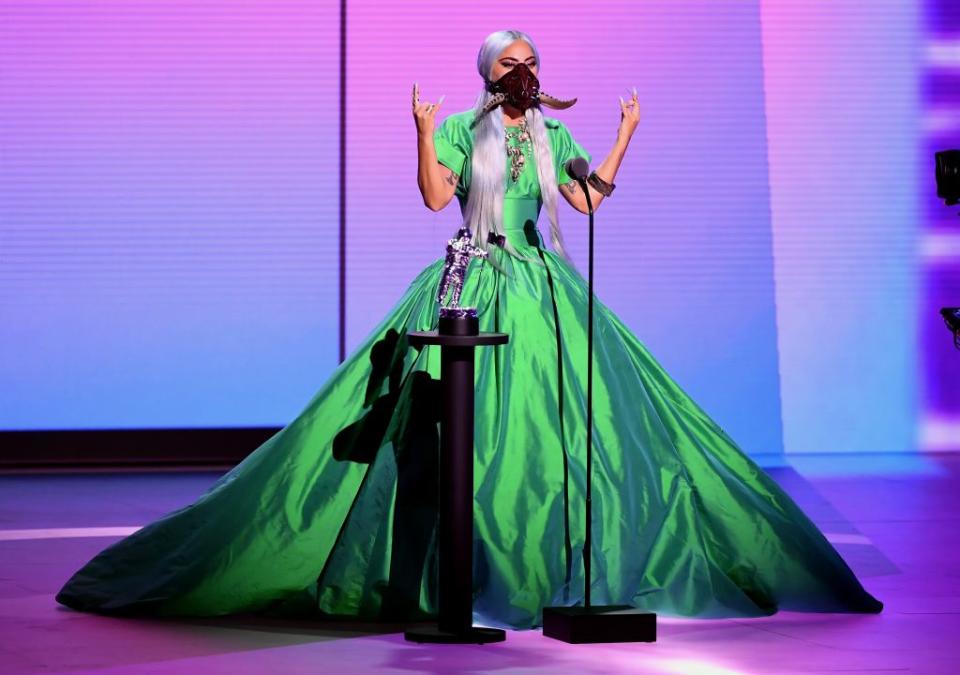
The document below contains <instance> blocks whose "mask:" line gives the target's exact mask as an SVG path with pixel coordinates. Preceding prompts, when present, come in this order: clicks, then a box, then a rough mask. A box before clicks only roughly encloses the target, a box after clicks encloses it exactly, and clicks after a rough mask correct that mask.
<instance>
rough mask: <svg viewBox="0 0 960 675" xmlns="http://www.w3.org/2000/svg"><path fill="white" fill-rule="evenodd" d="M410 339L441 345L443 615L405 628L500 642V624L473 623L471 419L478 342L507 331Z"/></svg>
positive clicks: (413, 634) (414, 637)
mask: <svg viewBox="0 0 960 675" xmlns="http://www.w3.org/2000/svg"><path fill="white" fill-rule="evenodd" d="M407 337H408V338H409V341H410V344H411V345H412V346H415V347H419V346H422V345H431V344H432V345H440V347H441V349H440V389H441V391H442V392H443V411H442V415H443V416H442V418H441V421H440V476H439V478H440V503H439V508H440V522H439V539H440V542H439V543H440V545H439V550H438V554H439V561H438V562H439V567H440V569H439V582H440V585H439V589H438V592H439V598H438V603H437V604H438V610H439V617H438V621H437V626H436V627H426V628H417V629H411V630H408V631H406V632H405V633H404V636H405V637H406V639H407V640H411V641H413V642H449V643H478V644H482V643H485V642H499V641H501V640H503V639H505V637H506V634H505V633H504V631H502V630H500V629H498V628H481V627H475V626H474V625H473V419H474V389H473V380H474V348H475V347H478V346H485V345H495V344H504V343H506V342H507V334H506V333H480V334H479V335H440V334H438V333H437V331H428V332H419V331H416V332H415V331H411V332H409V333H407Z"/></svg>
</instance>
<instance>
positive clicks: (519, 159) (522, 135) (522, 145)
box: [504, 118, 533, 182]
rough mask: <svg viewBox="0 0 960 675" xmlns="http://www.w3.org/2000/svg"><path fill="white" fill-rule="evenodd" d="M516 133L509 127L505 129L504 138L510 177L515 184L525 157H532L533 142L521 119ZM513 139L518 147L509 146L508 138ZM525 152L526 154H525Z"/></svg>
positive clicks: (523, 120) (524, 122)
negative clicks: (508, 159)
mask: <svg viewBox="0 0 960 675" xmlns="http://www.w3.org/2000/svg"><path fill="white" fill-rule="evenodd" d="M517 130H518V131H517V133H516V134H514V133H513V132H512V131H511V130H510V127H507V128H506V138H504V144H505V145H506V146H507V157H509V158H510V177H511V178H512V179H513V181H514V182H516V180H517V178H518V177H519V176H520V173H521V172H522V171H523V168H524V166H525V165H526V162H527V158H526V155H527V154H528V153H529V155H530V156H531V157H532V156H533V142H532V141H531V138H530V131H529V130H528V129H527V120H526V119H525V118H524V119H521V120H520V123H519V124H518V125H517ZM511 137H515V138H516V139H517V142H518V143H519V145H510V138H511ZM525 150H526V152H525Z"/></svg>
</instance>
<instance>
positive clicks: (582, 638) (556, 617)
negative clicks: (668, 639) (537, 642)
mask: <svg viewBox="0 0 960 675" xmlns="http://www.w3.org/2000/svg"><path fill="white" fill-rule="evenodd" d="M543 634H544V636H545V637H548V638H553V639H554V640H560V641H562V642H568V643H570V644H588V643H596V642H656V641H657V615H656V614H655V613H653V612H646V611H643V610H640V609H636V608H634V607H631V606H630V605H592V606H590V607H544V608H543Z"/></svg>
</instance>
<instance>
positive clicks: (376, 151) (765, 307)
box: [347, 0, 782, 453]
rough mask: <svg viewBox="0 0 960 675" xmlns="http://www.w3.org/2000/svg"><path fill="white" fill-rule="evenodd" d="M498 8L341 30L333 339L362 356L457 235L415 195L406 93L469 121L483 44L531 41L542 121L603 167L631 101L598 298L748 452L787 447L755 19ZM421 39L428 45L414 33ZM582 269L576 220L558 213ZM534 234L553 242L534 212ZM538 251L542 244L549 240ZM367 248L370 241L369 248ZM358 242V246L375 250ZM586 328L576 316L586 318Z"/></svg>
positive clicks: (627, 8) (629, 7) (368, 14)
mask: <svg viewBox="0 0 960 675" xmlns="http://www.w3.org/2000/svg"><path fill="white" fill-rule="evenodd" d="M551 10H552V11H548V12H545V11H543V9H542V8H541V7H539V6H537V5H529V6H517V7H512V8H511V9H510V11H509V12H508V13H507V14H505V13H504V12H503V10H502V8H500V7H497V6H488V7H484V6H481V5H458V6H456V7H451V6H450V5H449V4H447V3H442V2H439V1H437V2H419V3H415V4H410V5H404V8H403V12H402V14H401V13H399V12H389V11H384V8H383V5H382V4H380V3H376V2H373V1H372V0H371V1H356V0H354V1H351V2H350V4H349V14H348V17H349V19H348V37H347V47H348V60H347V64H348V92H347V96H348V97H347V100H348V102H349V109H348V127H347V142H348V148H349V158H348V164H347V190H348V197H347V199H348V202H347V213H348V223H347V231H348V242H347V251H348V271H347V298H348V300H347V308H348V309H347V314H348V319H347V338H348V339H347V342H348V346H352V345H354V344H357V343H359V342H361V341H362V340H363V339H364V338H365V337H366V335H367V334H368V332H369V330H370V329H371V328H372V327H373V326H375V325H376V324H377V323H378V322H379V320H380V318H381V317H382V315H383V314H384V312H386V311H388V310H389V309H390V307H392V305H393V303H394V302H395V301H396V300H397V298H399V296H400V295H401V293H402V291H403V290H404V289H406V287H407V285H408V284H409V283H410V280H411V279H413V278H414V276H416V274H417V273H418V272H419V271H420V270H421V269H422V268H423V266H424V265H426V264H428V263H429V262H430V261H432V260H434V259H435V258H437V257H439V255H440V254H441V253H442V252H443V244H444V242H445V240H446V239H447V238H448V237H449V236H450V235H451V234H452V232H453V231H454V230H455V229H456V227H457V225H458V224H459V219H460V212H459V208H458V206H457V204H456V202H455V201H454V202H451V204H450V205H448V206H447V208H446V209H445V210H443V211H442V212H440V213H433V212H431V211H429V210H428V209H426V207H424V206H423V204H422V201H421V198H420V195H419V192H418V191H417V188H416V133H415V128H414V124H413V119H412V116H411V114H410V107H409V106H410V92H411V89H412V86H413V82H414V81H417V82H419V84H420V89H421V99H422V100H429V101H436V100H437V99H439V97H440V96H441V95H443V94H445V95H446V99H445V100H444V103H443V106H442V108H441V111H440V113H439V114H438V119H440V118H443V117H444V116H445V115H447V114H449V113H451V112H455V111H459V110H464V109H467V108H469V107H471V106H472V105H473V102H474V101H475V99H476V96H477V94H478V93H479V90H480V87H481V86H482V82H481V79H480V76H479V74H478V73H477V70H476V58H477V52H478V50H479V48H480V44H481V43H482V41H483V39H484V37H486V35H488V34H489V33H490V32H492V31H494V30H500V29H504V28H514V29H518V30H522V31H525V32H527V33H528V34H530V35H531V37H532V38H533V39H534V41H535V42H536V43H537V47H538V49H539V50H540V56H541V67H540V73H539V74H540V81H541V84H542V87H543V88H544V90H546V91H548V92H550V93H552V94H553V95H555V96H559V97H561V98H566V97H573V96H576V97H578V99H579V100H578V102H577V104H576V105H575V106H574V107H573V108H570V109H569V110H566V111H552V112H551V113H550V114H551V115H553V116H556V117H560V118H561V119H563V120H564V122H566V123H567V125H568V126H569V127H570V129H571V130H572V132H573V134H574V136H575V138H576V139H577V140H578V141H579V142H580V143H581V144H582V145H584V147H586V148H587V150H588V151H589V152H590V153H591V154H592V155H593V158H594V163H595V164H599V163H600V162H601V161H602V160H603V158H604V157H605V156H606V154H607V153H608V152H609V151H610V149H611V147H612V145H613V141H614V138H615V136H616V129H617V125H618V124H619V117H620V112H619V102H618V96H620V95H621V94H624V93H625V92H626V89H627V88H628V87H632V86H636V87H637V90H638V92H639V94H640V100H641V102H642V107H643V120H642V122H641V126H640V128H639V129H638V131H637V133H636V135H635V136H634V139H633V141H632V144H631V147H630V150H629V151H628V154H627V156H626V158H625V160H624V162H623V165H622V166H621V169H620V172H619V174H618V175H617V179H616V182H617V186H618V188H617V193H616V197H615V198H612V199H610V200H608V201H606V202H605V203H604V205H603V207H602V209H601V210H600V211H598V214H597V233H596V244H595V249H596V260H597V270H596V274H595V276H596V285H597V288H596V291H597V294H598V296H599V297H600V298H601V299H602V300H603V301H604V302H605V303H607V304H608V305H609V306H610V307H611V308H612V309H613V310H614V311H615V312H617V313H618V314H619V315H620V316H621V318H622V319H623V320H624V321H625V322H626V324H627V325H628V326H630V327H631V328H632V329H633V330H634V331H635V332H636V334H637V335H638V336H639V337H640V339H641V340H643V341H644V342H645V343H646V344H647V346H648V347H649V348H650V350H651V352H652V353H653V354H654V355H655V356H656V357H657V358H658V359H659V360H660V361H661V363H662V364H663V365H664V367H666V368H667V369H668V371H669V372H670V373H671V375H673V376H674V377H675V378H676V379H677V380H678V381H679V382H680V383H681V385H682V386H684V387H685V388H686V389H687V390H688V391H689V392H690V393H691V395H693V396H694V397H695V398H696V399H697V401H698V402H699V403H700V404H701V405H702V406H703V407H704V408H705V409H706V410H707V411H708V412H709V413H710V414H712V415H714V416H715V417H716V419H718V421H719V422H720V423H721V424H722V425H723V426H724V428H725V429H726V430H727V431H728V432H729V433H730V434H731V435H732V436H733V437H734V438H736V439H738V441H740V442H741V444H742V445H743V446H744V448H746V449H747V450H748V451H751V452H755V453H761V452H768V453H779V452H781V451H782V440H781V437H782V434H781V427H780V401H779V396H778V390H779V380H778V373H777V355H776V333H775V315H774V301H773V263H772V252H771V241H770V216H769V203H768V198H767V195H768V185H767V167H766V145H765V131H764V110H763V90H762V86H763V79H762V64H761V43H760V26H759V16H758V12H759V9H758V7H757V5H756V4H755V3H744V2H719V3H718V2H704V1H699V2H670V3H652V2H651V3H632V2H631V3H628V2H614V3H605V4H604V10H603V11H597V7H596V6H595V5H575V4H573V3H570V4H567V5H564V6H563V11H562V12H559V11H556V6H555V5H554V6H551ZM425 36H426V37H425ZM560 222H561V226H562V227H563V229H564V233H565V239H566V241H567V243H568V247H569V249H570V251H571V253H572V255H573V257H574V259H575V261H576V262H577V264H578V266H579V268H580V269H581V270H582V271H583V272H584V274H585V273H586V269H587V260H586V245H587V233H586V220H585V217H584V216H583V215H582V214H579V213H577V212H576V211H574V210H573V209H571V208H569V206H568V205H567V204H566V203H563V204H561V217H560ZM540 229H541V231H542V232H543V231H545V232H549V222H548V220H547V217H546V214H545V213H541V218H540ZM545 239H546V240H549V236H547V237H545ZM373 242H376V245H374V244H373ZM371 246H373V248H372V249H371ZM584 320H585V318H584Z"/></svg>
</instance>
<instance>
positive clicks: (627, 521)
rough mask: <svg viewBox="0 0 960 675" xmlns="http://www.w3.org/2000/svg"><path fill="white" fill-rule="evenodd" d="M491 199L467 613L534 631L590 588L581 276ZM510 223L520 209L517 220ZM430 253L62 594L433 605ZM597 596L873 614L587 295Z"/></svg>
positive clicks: (220, 607) (869, 601)
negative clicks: (354, 336)
mask: <svg viewBox="0 0 960 675" xmlns="http://www.w3.org/2000/svg"><path fill="white" fill-rule="evenodd" d="M538 206H539V204H538V203H537V201H536V200H518V199H514V200H509V199H508V200H506V201H505V213H506V212H507V211H509V212H510V216H511V217H509V218H506V217H505V219H504V222H506V223H507V224H508V226H507V227H506V229H505V234H506V235H507V237H508V239H509V240H510V241H511V243H513V245H514V246H515V247H516V248H517V250H518V251H519V252H520V253H521V254H523V255H526V256H529V257H530V258H533V259H535V260H538V261H540V262H541V263H542V265H537V264H535V263H533V262H526V261H521V260H517V259H515V258H513V257H511V256H510V255H509V254H506V253H505V252H503V251H501V250H499V249H497V250H494V251H493V252H492V253H491V255H493V256H496V259H497V260H498V261H499V262H500V263H501V265H502V266H503V267H504V268H505V270H506V271H507V272H508V274H507V275H504V274H503V273H501V272H498V271H496V270H495V269H494V268H493V267H492V266H491V265H490V263H489V261H481V260H479V259H475V260H473V261H472V262H471V264H470V268H469V271H468V274H467V278H466V282H465V284H464V288H463V294H462V296H461V305H464V306H475V307H477V308H478V312H479V317H480V328H481V330H483V331H500V332H505V333H508V334H509V335H510V339H509V342H508V343H507V344H505V345H500V346H495V347H482V348H478V349H477V352H476V380H475V382H476V417H475V420H476V424H475V464H474V476H475V483H474V487H475V498H474V573H473V584H474V612H475V620H477V621H478V622H480V623H484V624H487V625H494V626H503V627H513V628H531V627H535V626H538V625H540V622H541V610H542V608H543V607H544V606H550V605H572V604H576V603H578V602H581V601H582V598H583V582H584V580H583V555H584V548H583V543H584V525H585V520H584V518H585V515H584V488H585V461H584V460H585V450H586V438H585V436H586V434H585V429H586V424H585V412H586V354H587V332H586V316H587V288H586V281H585V280H584V278H583V277H582V276H581V275H580V274H579V273H578V272H577V271H576V270H574V269H573V268H572V267H571V266H569V265H568V264H567V263H566V262H565V261H564V260H563V259H562V258H560V257H559V256H557V255H556V254H554V253H553V252H552V251H550V250H547V249H545V248H544V245H543V237H542V235H541V233H540V231H539V229H537V227H536V226H535V224H534V223H535V222H536V217H537V212H538ZM511 224H514V225H511ZM443 264H444V260H443V258H438V259H436V260H435V261H434V262H432V263H431V264H430V265H428V266H427V267H426V268H425V269H423V271H422V272H421V273H420V274H419V275H418V276H417V277H416V278H415V279H414V280H413V281H412V283H411V284H410V286H409V288H408V289H407V290H406V292H405V293H404V294H403V296H402V297H401V298H400V300H399V301H398V302H397V303H396V305H395V306H394V307H393V308H392V309H391V310H390V311H389V313H388V314H387V315H386V317H385V318H384V319H383V320H382V322H381V323H380V324H379V325H378V326H377V327H376V328H375V329H374V330H373V331H372V332H371V333H370V335H369V336H368V338H367V339H366V340H365V341H364V342H363V343H362V344H361V345H360V346H359V347H358V348H357V349H356V350H355V351H354V352H353V353H352V354H350V356H349V357H348V358H347V359H346V360H345V361H344V362H343V363H341V364H340V365H339V366H338V367H337V368H336V370H335V371H334V372H333V374H332V375H331V377H330V378H329V379H328V380H327V382H325V383H324V384H323V385H322V387H321V388H320V389H319V391H318V392H317V393H316V394H315V396H314V397H313V399H312V400H310V401H309V402H308V403H307V405H306V407H305V408H304V409H303V411H302V412H301V413H300V414H299V415H298V416H297V417H296V418H295V419H294V420H293V421H291V422H290V423H289V424H288V425H287V426H286V427H284V428H283V429H281V430H280V431H279V432H277V433H276V434H275V435H274V436H273V437H271V438H270V439H269V440H267V441H266V442H265V443H263V445H261V446H260V447H259V448H258V449H257V450H255V451H254V452H253V453H252V454H251V455H249V456H248V457H247V458H246V459H245V460H244V461H243V462H241V463H240V464H238V465H237V466H236V467H235V468H233V469H232V470H231V471H229V472H228V473H226V474H225V475H224V476H222V477H221V478H220V479H219V480H217V481H216V482H215V483H214V484H213V485H212V486H211V487H210V488H209V489H208V491H207V492H206V493H204V494H203V495H202V496H201V497H200V498H199V499H197V500H196V501H195V502H194V503H192V504H189V505H187V506H184V507H183V508H181V509H179V510H177V511H174V512H172V513H170V514H168V515H166V516H164V517H162V518H160V519H159V520H157V521H154V522H153V523H150V524H149V525H147V526H146V527H144V528H143V529H141V530H139V531H137V532H136V533H134V534H132V535H130V536H128V537H126V538H125V539H122V540H120V541H117V542H116V543H114V544H113V545H111V546H109V547H108V548H106V549H105V550H103V551H102V552H101V553H99V554H98V555H97V556H95V557H94V558H93V559H92V560H90V561H89V562H88V563H87V564H86V565H85V566H84V567H82V568H81V569H80V570H79V571H77V572H76V573H75V574H74V575H73V577H72V578H70V579H69V580H68V581H67V583H66V584H65V585H64V587H63V589H62V590H61V591H60V592H59V594H58V595H57V601H58V602H60V603H62V604H64V605H67V606H69V607H73V608H75V609H78V610H84V611H93V612H100V613H134V614H151V615H219V614H228V613H235V612H264V613H270V614H280V615H288V616H289V615H311V614H316V613H322V614H326V615H345V616H351V617H356V618H360V619H371V620H376V619H390V620H397V619H401V620H402V619H421V618H426V617H430V616H434V615H435V611H436V607H437V597H436V596H437V532H436V525H437V485H438V477H437V463H438V462H437V458H438V452H439V431H438V425H439V416H440V410H441V407H442V406H441V401H440V398H439V379H440V348H439V347H435V346H428V347H423V348H422V349H420V350H417V349H415V348H413V347H411V346H409V344H408V342H407V339H406V333H407V331H411V330H431V329H433V328H436V325H437V310H438V305H437V302H436V299H435V296H436V292H437V284H438V281H439V277H440V274H441V271H442V269H443ZM594 320H595V324H594V343H593V347H594V357H593V437H592V447H593V453H594V454H593V516H592V518H593V521H592V522H593V551H592V559H591V560H592V567H593V572H592V575H591V576H592V577H593V581H592V586H591V589H592V601H593V602H594V603H595V604H607V603H616V604H621V603H623V604H630V605H634V606H636V607H639V608H644V609H649V610H655V611H657V612H659V613H662V614H665V615H681V616H698V617H746V616H758V615H767V614H772V613H773V612H775V611H777V610H778V609H791V610H800V611H816V612H878V611H880V609H881V607H882V605H881V603H880V602H879V601H877V600H876V599H875V598H873V597H872V596H871V595H870V594H868V593H867V592H866V591H865V590H864V589H863V587H862V586H861V584H860V582H859V581H858V580H857V578H856V577H855V576H854V574H853V572H852V571H851V570H850V568H849V567H848V566H847V565H846V563H845V562H844V561H843V560H842V559H841V557H840V556H839V555H838V554H837V552H836V551H835V549H834V548H833V547H832V546H831V545H830V543H829V542H828V541H827V540H826V539H825V538H824V536H823V535H822V534H821V533H820V532H819V531H818V529H817V528H816V526H815V525H814V524H813V523H812V522H811V521H810V520H809V519H808V518H807V517H806V516H805V515H804V514H803V512H802V511H801V510H800V509H799V508H798V507H797V506H796V504H795V503H794V502H793V501H792V500H791V499H790V498H789V497H788V496H787V495H786V494H785V493H784V492H783V490H781V489H780V488H779V487H778V485H777V484H776V483H775V482H774V481H773V480H772V479H771V478H770V477H768V476H767V475H766V474H765V473H764V472H763V471H762V470H761V469H760V468H759V467H758V466H757V465H756V464H755V463H754V462H753V461H751V460H750V459H749V458H748V457H747V456H746V455H745V454H744V453H743V452H742V451H741V450H740V449H739V448H738V446H737V444H736V442H735V441H734V440H733V439H732V438H730V437H729V436H728V435H727V434H726V433H725V432H724V431H723V429H721V428H720V427H719V426H718V425H717V424H716V423H715V422H714V421H713V420H711V419H710V417H708V416H707V414H706V413H705V412H704V411H703V410H701V409H700V408H699V407H698V406H697V404H696V403H695V402H694V401H693V400H691V398H690V397H689V396H688V395H687V394H686V393H684V391H682V390H681V388H680V387H679V386H678V385H677V383H676V382H674V381H673V380H672V379H671V378H670V376H669V375H668V374H667V373H666V372H665V371H664V369H663V368H662V367H661V366H660V364H659V363H657V361H656V360H655V359H654V358H653V356H651V355H650V353H649V352H648V351H647V350H646V348H645V347H644V346H643V345H642V344H641V343H640V341H639V340H638V339H637V338H636V337H635V336H634V335H633V334H632V333H631V332H630V330H629V329H628V328H627V327H626V326H625V325H623V323H621V321H620V320H619V319H618V318H617V317H616V316H615V315H614V314H613V313H612V312H611V311H610V310H609V309H608V308H607V307H606V306H605V305H604V304H603V303H602V302H600V301H599V300H598V299H597V298H596V296H595V297H594Z"/></svg>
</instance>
